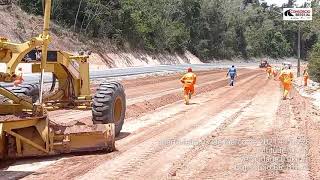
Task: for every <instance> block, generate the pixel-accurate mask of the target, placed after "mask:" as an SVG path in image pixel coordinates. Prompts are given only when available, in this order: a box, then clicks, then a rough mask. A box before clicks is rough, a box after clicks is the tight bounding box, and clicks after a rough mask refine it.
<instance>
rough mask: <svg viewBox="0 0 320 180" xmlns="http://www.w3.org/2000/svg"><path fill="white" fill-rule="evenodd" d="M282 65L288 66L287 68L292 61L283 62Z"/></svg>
mask: <svg viewBox="0 0 320 180" xmlns="http://www.w3.org/2000/svg"><path fill="white" fill-rule="evenodd" d="M282 66H283V67H285V66H288V67H289V68H291V67H292V63H291V62H283V63H282Z"/></svg>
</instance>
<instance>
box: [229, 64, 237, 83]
mask: <svg viewBox="0 0 320 180" xmlns="http://www.w3.org/2000/svg"><path fill="white" fill-rule="evenodd" d="M228 76H230V84H229V85H230V86H234V79H235V78H236V77H237V69H236V68H235V67H234V65H232V66H231V68H229V70H228V73H227V77H228Z"/></svg>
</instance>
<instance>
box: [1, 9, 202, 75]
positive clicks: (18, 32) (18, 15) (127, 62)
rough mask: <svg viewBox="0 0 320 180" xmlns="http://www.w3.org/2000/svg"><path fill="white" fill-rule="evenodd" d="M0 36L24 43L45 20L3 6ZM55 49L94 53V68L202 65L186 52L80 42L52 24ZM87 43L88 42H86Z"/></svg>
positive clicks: (40, 27)
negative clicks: (130, 48)
mask: <svg viewBox="0 0 320 180" xmlns="http://www.w3.org/2000/svg"><path fill="white" fill-rule="evenodd" d="M0 18H1V21H0V37H6V38H8V39H9V40H10V41H12V42H24V41H27V40H29V39H30V38H31V37H34V36H38V34H40V33H41V30H42V23H43V19H42V18H41V17H40V16H34V15H30V14H28V13H26V12H24V11H22V10H21V9H20V8H19V7H18V6H16V5H13V6H12V7H11V8H9V7H0ZM50 26H51V36H52V39H53V42H52V43H51V45H50V47H51V48H52V49H61V50H64V51H68V52H71V53H75V54H77V53H78V52H79V51H81V50H91V51H92V52H93V53H92V55H91V56H90V60H89V61H90V65H91V69H105V68H113V67H130V66H145V65H156V64H181V63H201V61H200V60H199V59H198V58H197V57H195V56H194V55H192V54H191V53H190V52H188V51H186V52H185V53H184V54H183V55H179V54H169V53H161V54H160V53H159V54H157V53H146V52H144V51H133V50H123V49H117V48H115V46H113V45H112V44H111V43H110V42H109V41H108V40H101V39H99V40H94V39H90V40H83V39H82V40H80V39H81V38H80V36H79V35H78V34H76V33H73V32H71V31H69V30H68V29H64V28H62V27H61V26H59V25H57V24H55V23H51V25H50ZM84 42H85V43H84Z"/></svg>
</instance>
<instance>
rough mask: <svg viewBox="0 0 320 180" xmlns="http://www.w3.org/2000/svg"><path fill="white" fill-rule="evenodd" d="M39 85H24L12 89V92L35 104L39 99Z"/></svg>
mask: <svg viewBox="0 0 320 180" xmlns="http://www.w3.org/2000/svg"><path fill="white" fill-rule="evenodd" d="M39 89H40V88H39V84H22V85H19V86H17V87H14V88H12V92H13V93H14V94H16V95H17V96H19V97H23V98H24V99H26V100H28V101H32V102H33V103H34V102H36V101H37V99H38V98H39Z"/></svg>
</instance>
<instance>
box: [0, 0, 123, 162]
mask: <svg viewBox="0 0 320 180" xmlns="http://www.w3.org/2000/svg"><path fill="white" fill-rule="evenodd" d="M50 11H51V0H45V3H44V28H43V32H42V34H40V35H39V36H38V37H34V38H32V39H31V40H29V41H27V42H25V43H12V42H10V41H9V40H8V39H6V38H0V63H5V64H6V72H0V82H2V83H12V82H14V81H15V80H16V79H17V75H16V73H15V72H16V68H17V66H18V64H19V63H32V72H33V73H40V74H41V79H40V81H39V84H22V85H19V86H18V87H14V88H13V89H7V88H6V87H4V86H1V85H0V95H1V97H2V100H1V101H0V161H1V160H3V159H11V158H19V157H32V156H47V155H56V154H61V153H72V152H82V151H86V152H87V151H97V150H106V151H113V150H114V149H115V145H114V144H115V136H116V135H118V134H119V133H120V131H121V128H122V125H123V122H124V116H125V109H126V100H125V94H124V89H123V86H122V85H121V84H120V83H118V82H107V83H103V84H101V85H100V86H99V87H98V89H97V92H96V94H95V95H94V96H92V95H91V92H90V79H89V64H88V58H89V57H88V56H84V55H78V56H75V55H72V54H69V53H67V52H63V51H59V50H58V51H55V50H48V45H49V43H50V42H51V37H50V35H49V22H50ZM35 53H38V54H40V58H34V57H35ZM26 57H27V58H26ZM47 72H49V73H52V74H53V77H54V78H53V84H55V83H56V81H57V83H58V87H57V88H55V87H54V85H53V86H52V87H51V89H50V90H49V91H48V92H44V80H43V79H44V73H47ZM62 108H63V109H65V108H68V109H74V108H77V109H78V108H84V109H90V110H92V121H93V125H73V126H62V125H58V124H57V123H55V122H54V121H52V120H51V119H50V117H49V115H48V113H47V112H48V111H54V110H57V109H62ZM79 118H80V117H79Z"/></svg>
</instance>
